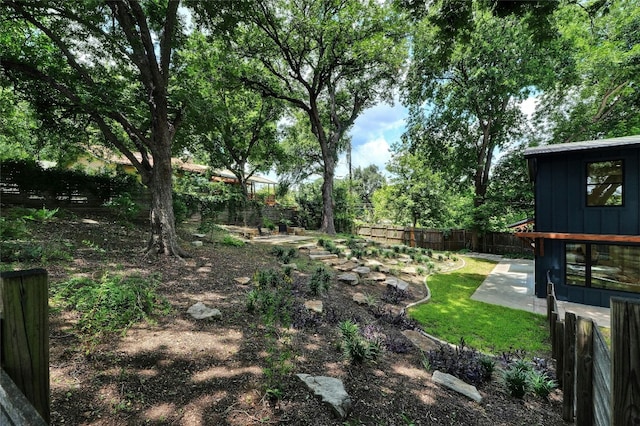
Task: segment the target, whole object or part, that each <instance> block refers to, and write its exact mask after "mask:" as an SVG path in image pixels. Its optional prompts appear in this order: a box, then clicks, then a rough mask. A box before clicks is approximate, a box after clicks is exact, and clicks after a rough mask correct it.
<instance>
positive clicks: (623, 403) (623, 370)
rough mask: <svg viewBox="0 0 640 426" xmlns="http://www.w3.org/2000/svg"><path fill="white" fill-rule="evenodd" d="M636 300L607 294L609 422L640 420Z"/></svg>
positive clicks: (639, 309)
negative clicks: (609, 306)
mask: <svg viewBox="0 0 640 426" xmlns="http://www.w3.org/2000/svg"><path fill="white" fill-rule="evenodd" d="M638 351H640V301H638V300H630V299H622V298H618V297H612V298H611V376H612V379H611V380H612V386H611V392H612V398H611V401H612V403H611V417H612V419H611V425H612V426H625V425H637V424H638V423H639V422H640V405H639V401H640V356H638V353H639V352H638Z"/></svg>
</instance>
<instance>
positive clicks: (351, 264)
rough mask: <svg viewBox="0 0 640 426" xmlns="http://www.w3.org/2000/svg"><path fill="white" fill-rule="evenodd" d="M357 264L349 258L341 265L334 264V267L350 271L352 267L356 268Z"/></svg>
mask: <svg viewBox="0 0 640 426" xmlns="http://www.w3.org/2000/svg"><path fill="white" fill-rule="evenodd" d="M357 266H358V264H357V263H355V262H353V261H351V260H349V261H347V262H345V263H343V264H341V265H336V266H335V269H337V270H338V271H342V272H347V271H351V270H352V269H353V268H356V267H357Z"/></svg>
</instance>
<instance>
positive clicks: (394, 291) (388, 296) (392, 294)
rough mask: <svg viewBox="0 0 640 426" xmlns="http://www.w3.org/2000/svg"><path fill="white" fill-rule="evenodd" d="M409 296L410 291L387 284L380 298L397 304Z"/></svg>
mask: <svg viewBox="0 0 640 426" xmlns="http://www.w3.org/2000/svg"><path fill="white" fill-rule="evenodd" d="M410 297H411V293H409V291H407V290H401V289H399V288H397V287H394V286H390V285H388V286H387V288H386V289H385V291H384V293H382V296H381V297H380V299H381V300H383V301H385V302H387V303H391V304H392V305H397V304H398V303H400V302H401V301H403V300H406V299H409V298H410Z"/></svg>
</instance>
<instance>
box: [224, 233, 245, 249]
mask: <svg viewBox="0 0 640 426" xmlns="http://www.w3.org/2000/svg"><path fill="white" fill-rule="evenodd" d="M220 243H222V244H223V245H225V246H232V247H244V244H245V242H244V241H242V240H241V239H238V238H236V237H234V236H232V235H225V236H224V237H223V238H222V241H220Z"/></svg>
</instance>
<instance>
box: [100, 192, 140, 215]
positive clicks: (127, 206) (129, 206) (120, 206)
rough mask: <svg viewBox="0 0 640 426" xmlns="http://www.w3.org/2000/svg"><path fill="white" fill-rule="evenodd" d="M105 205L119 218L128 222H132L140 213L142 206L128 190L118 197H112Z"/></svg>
mask: <svg viewBox="0 0 640 426" xmlns="http://www.w3.org/2000/svg"><path fill="white" fill-rule="evenodd" d="M104 205H105V207H108V208H109V210H111V211H112V212H113V214H115V216H116V217H117V218H118V219H120V220H124V221H127V222H132V221H133V220H134V219H135V218H136V217H138V213H140V207H139V206H138V205H137V204H136V202H135V201H134V200H133V198H132V197H131V194H129V193H128V192H124V193H122V194H120V195H118V196H117V197H114V198H112V199H111V200H110V201H107V202H106V203H105V204H104Z"/></svg>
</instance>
